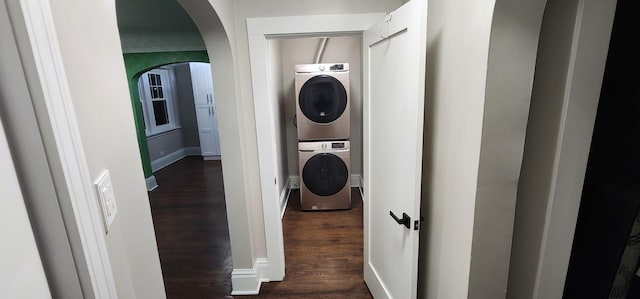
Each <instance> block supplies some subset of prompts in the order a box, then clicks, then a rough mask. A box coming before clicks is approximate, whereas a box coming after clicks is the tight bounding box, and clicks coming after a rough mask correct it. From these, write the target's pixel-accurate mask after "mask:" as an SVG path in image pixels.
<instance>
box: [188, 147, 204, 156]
mask: <svg viewBox="0 0 640 299" xmlns="http://www.w3.org/2000/svg"><path fill="white" fill-rule="evenodd" d="M184 153H185V154H186V155H187V156H200V155H201V153H200V147H199V146H192V147H185V148H184Z"/></svg>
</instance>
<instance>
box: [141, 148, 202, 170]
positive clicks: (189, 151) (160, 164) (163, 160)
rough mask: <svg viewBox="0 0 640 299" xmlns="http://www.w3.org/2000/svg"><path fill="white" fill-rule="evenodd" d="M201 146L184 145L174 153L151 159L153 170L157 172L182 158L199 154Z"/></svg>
mask: <svg viewBox="0 0 640 299" xmlns="http://www.w3.org/2000/svg"><path fill="white" fill-rule="evenodd" d="M199 155H200V148H199V147H183V148H181V149H179V150H177V151H175V152H173V153H170V154H168V155H166V156H163V157H160V158H158V159H156V160H153V161H151V172H156V171H158V170H160V169H162V168H165V167H167V166H169V165H171V164H173V163H175V162H177V161H180V160H182V159H183V158H184V157H186V156H199Z"/></svg>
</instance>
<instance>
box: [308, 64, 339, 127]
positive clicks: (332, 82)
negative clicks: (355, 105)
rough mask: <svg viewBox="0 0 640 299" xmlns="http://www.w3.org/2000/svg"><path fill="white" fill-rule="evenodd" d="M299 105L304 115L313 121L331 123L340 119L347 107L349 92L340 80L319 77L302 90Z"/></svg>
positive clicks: (310, 80)
mask: <svg viewBox="0 0 640 299" xmlns="http://www.w3.org/2000/svg"><path fill="white" fill-rule="evenodd" d="M299 102H300V103H299V104H300V110H301V111H302V113H303V114H304V115H305V116H306V117H307V118H308V119H309V120H311V121H313V122H316V123H321V124H326V123H330V122H332V121H334V120H336V119H338V118H339V117H340V115H342V113H343V112H344V110H345V108H346V107H347V91H346V90H345V89H344V86H342V83H340V81H338V79H336V78H334V77H332V76H327V75H318V76H315V77H312V78H311V79H309V80H307V82H305V83H304V84H303V85H302V88H300V94H299Z"/></svg>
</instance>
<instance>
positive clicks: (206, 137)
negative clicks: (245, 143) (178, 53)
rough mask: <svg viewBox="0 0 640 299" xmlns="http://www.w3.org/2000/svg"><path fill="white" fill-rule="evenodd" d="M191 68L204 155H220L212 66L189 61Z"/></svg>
mask: <svg viewBox="0 0 640 299" xmlns="http://www.w3.org/2000/svg"><path fill="white" fill-rule="evenodd" d="M189 68H190V70H191V83H192V87H193V99H194V103H195V108H196V117H197V121H198V135H199V137H200V150H201V153H202V156H205V157H206V156H220V139H219V136H218V127H217V124H218V122H217V116H216V108H215V98H214V97H213V81H212V78H211V67H210V65H209V64H208V63H200V62H193V63H189Z"/></svg>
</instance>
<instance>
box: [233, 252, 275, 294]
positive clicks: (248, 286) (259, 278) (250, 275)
mask: <svg viewBox="0 0 640 299" xmlns="http://www.w3.org/2000/svg"><path fill="white" fill-rule="evenodd" d="M268 272H269V263H268V261H267V259H266V258H257V259H256V261H255V263H253V268H252V269H233V271H232V272H231V287H232V291H231V295H233V296H239V295H258V294H259V293H260V285H262V283H263V282H267V281H269V279H268V278H267V275H268Z"/></svg>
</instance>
